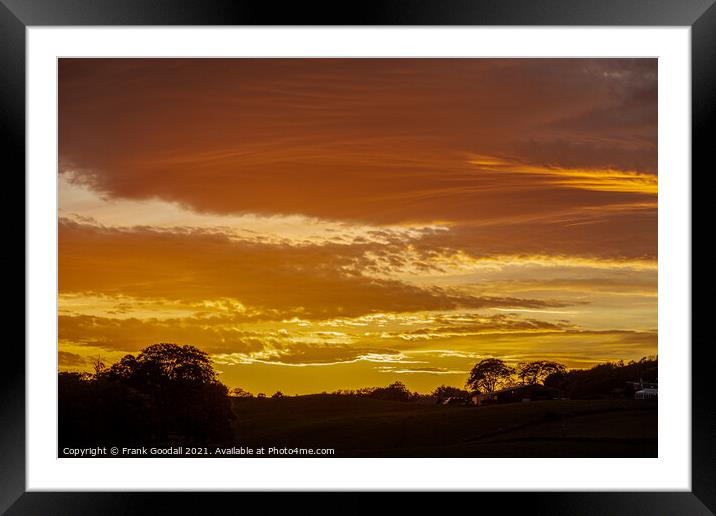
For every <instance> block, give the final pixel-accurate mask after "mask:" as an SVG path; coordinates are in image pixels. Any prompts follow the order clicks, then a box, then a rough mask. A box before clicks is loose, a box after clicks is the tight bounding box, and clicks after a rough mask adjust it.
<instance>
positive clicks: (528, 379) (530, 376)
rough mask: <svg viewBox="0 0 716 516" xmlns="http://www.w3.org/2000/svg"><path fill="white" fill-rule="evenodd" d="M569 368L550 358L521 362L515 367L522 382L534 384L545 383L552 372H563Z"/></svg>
mask: <svg viewBox="0 0 716 516" xmlns="http://www.w3.org/2000/svg"><path fill="white" fill-rule="evenodd" d="M566 370H567V368H566V367H564V366H563V365H562V364H559V363H557V362H551V361H549V360H537V361H534V362H520V363H519V364H517V367H516V368H515V373H516V374H517V378H519V379H520V383H523V384H533V383H543V382H544V380H545V378H547V377H548V376H549V375H551V374H561V373H564V372H565V371H566Z"/></svg>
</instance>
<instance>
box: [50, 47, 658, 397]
mask: <svg viewBox="0 0 716 516" xmlns="http://www.w3.org/2000/svg"><path fill="white" fill-rule="evenodd" d="M59 146H60V153H59V158H60V162H59V367H60V369H61V370H86V369H89V368H90V362H89V361H90V360H91V359H92V358H93V357H94V358H96V357H97V356H98V355H101V357H102V359H103V360H104V361H105V362H107V363H110V362H114V361H116V360H118V359H119V358H121V357H122V356H123V355H125V354H127V353H136V352H137V351H138V350H140V349H142V348H143V347H146V346H148V345H150V344H153V343H158V342H174V343H177V344H192V345H194V346H197V347H199V348H201V349H203V350H205V351H207V352H209V353H210V354H211V355H212V358H213V360H214V362H215V366H216V368H217V369H218V370H219V371H221V376H220V379H221V380H222V381H223V382H224V383H226V384H227V385H229V386H230V387H235V386H241V387H243V388H245V389H247V390H249V391H251V392H254V393H258V392H265V393H267V394H270V393H272V392H274V391H276V390H281V391H283V392H284V393H287V394H294V393H306V392H319V391H323V390H327V391H331V390H335V389H339V388H342V389H349V388H356V387H365V386H376V385H386V384H388V383H391V382H393V381H395V380H400V381H403V382H404V383H405V384H406V385H407V386H408V387H409V388H411V389H412V390H418V391H421V392H426V391H428V390H431V389H432V388H434V387H435V386H437V385H440V384H448V385H455V386H462V385H464V383H465V380H466V378H467V373H468V371H469V369H470V368H471V367H472V365H474V364H475V362H477V361H479V360H480V359H482V358H486V357H490V356H496V357H500V358H504V359H505V360H508V361H510V362H516V361H520V360H530V359H553V360H557V361H560V362H562V363H564V364H566V365H567V366H568V367H589V366H591V365H594V364H596V363H599V362H603V361H606V360H618V359H624V360H629V359H638V358H640V357H642V356H645V355H654V354H656V353H657V188H658V178H657V62H656V60H655V59H634V60H631V59H595V60H592V59H61V60H60V61H59Z"/></svg>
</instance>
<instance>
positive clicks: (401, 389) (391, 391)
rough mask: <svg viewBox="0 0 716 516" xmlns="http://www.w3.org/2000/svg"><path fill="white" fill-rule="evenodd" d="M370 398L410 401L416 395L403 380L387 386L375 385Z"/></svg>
mask: <svg viewBox="0 0 716 516" xmlns="http://www.w3.org/2000/svg"><path fill="white" fill-rule="evenodd" d="M368 396H369V397H370V398H375V399H379V400H390V401H410V400H412V399H413V398H414V397H415V395H414V394H413V393H412V392H410V390H408V388H407V387H406V386H405V384H404V383H403V382H400V381H398V382H393V383H391V384H390V385H388V386H387V387H375V388H373V389H371V390H370V393H369V394H368Z"/></svg>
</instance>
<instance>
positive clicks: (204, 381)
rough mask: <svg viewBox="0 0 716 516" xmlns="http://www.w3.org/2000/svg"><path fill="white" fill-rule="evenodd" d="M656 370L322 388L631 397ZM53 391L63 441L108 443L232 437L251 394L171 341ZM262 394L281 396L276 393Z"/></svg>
mask: <svg viewBox="0 0 716 516" xmlns="http://www.w3.org/2000/svg"><path fill="white" fill-rule="evenodd" d="M657 373H658V361H657V358H656V357H653V358H646V357H644V358H642V359H641V360H639V361H631V362H628V363H624V362H622V361H620V362H607V363H605V364H600V365H597V366H595V367H592V368H590V369H584V370H580V369H572V370H567V368H566V367H565V366H564V365H562V364H559V363H557V362H553V361H547V360H540V361H531V362H520V363H518V364H516V365H515V366H511V365H509V364H507V363H506V362H505V361H503V360H501V359H498V358H486V359H484V360H481V361H480V362H478V363H477V364H475V366H474V367H473V368H472V369H471V371H470V373H469V375H468V379H467V381H466V383H465V388H464V389H462V388H459V387H454V386H447V385H441V386H439V387H437V388H436V389H435V390H433V392H431V393H430V394H428V395H425V394H419V393H417V392H412V391H410V389H408V387H407V386H406V385H405V384H404V383H403V382H400V381H396V382H393V383H391V384H390V385H387V386H385V387H367V388H361V389H355V390H338V391H334V392H332V393H322V394H325V395H335V396H354V397H361V398H368V399H377V400H387V401H404V402H408V401H415V400H418V399H421V398H425V397H437V398H446V397H462V398H467V397H468V396H470V395H472V394H474V393H476V392H478V393H482V394H490V393H493V392H495V391H496V390H499V389H502V388H506V387H511V386H515V385H526V384H541V385H544V386H546V387H551V388H555V389H559V390H560V391H561V392H562V393H563V395H564V396H565V397H568V398H574V399H578V398H596V397H621V396H626V397H633V389H634V388H637V387H636V386H635V385H634V384H630V383H629V382H635V381H636V382H638V381H645V382H656V380H657ZM58 394H59V396H58V414H59V421H58V424H59V441H60V445H61V446H63V447H64V446H78V445H79V446H81V445H84V444H86V443H88V442H91V443H94V445H112V446H114V445H120V446H121V445H123V444H126V445H130V446H131V445H136V444H139V443H141V444H155V443H156V444H161V443H177V442H184V443H187V444H191V443H202V444H204V445H206V444H211V443H220V442H226V441H227V440H230V439H231V437H232V423H233V420H234V419H235V415H234V412H233V410H232V400H234V401H239V400H240V399H245V398H253V397H254V396H253V395H252V394H251V393H249V392H247V391H245V390H243V389H241V388H234V389H231V390H229V389H228V388H227V387H226V386H225V385H224V384H223V383H221V382H220V381H219V380H218V378H217V374H216V371H215V370H214V368H213V366H212V362H211V358H210V357H209V355H208V354H207V353H205V352H204V351H201V350H199V349H197V348H195V347H193V346H179V345H176V344H154V345H152V346H149V347H147V348H145V349H144V350H142V351H141V352H140V353H139V354H137V355H136V356H135V355H131V354H129V355H126V356H124V357H123V358H122V359H121V360H119V361H118V362H117V363H115V364H112V365H111V366H109V367H107V366H106V365H105V364H104V363H103V362H102V361H101V360H100V359H97V361H96V362H95V364H94V371H93V372H92V373H77V372H60V373H59V375H58ZM256 397H257V398H266V397H267V396H266V395H264V394H259V395H258V396H256ZM270 397H271V398H282V397H284V395H283V393H281V391H277V392H275V393H274V394H273V395H271V396H270Z"/></svg>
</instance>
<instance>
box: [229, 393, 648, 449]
mask: <svg viewBox="0 0 716 516" xmlns="http://www.w3.org/2000/svg"><path fill="white" fill-rule="evenodd" d="M233 407H234V411H235V412H236V415H237V419H236V421H235V423H234V432H235V437H236V443H235V446H248V447H253V448H258V447H271V446H275V447H299V448H334V449H335V455H334V456H336V457H656V456H657V404H656V402H652V401H642V400H568V401H557V400H550V401H535V402H529V403H513V404H504V405H491V406H482V407H465V406H442V405H435V404H424V403H419V402H393V401H382V400H375V399H366V398H358V397H348V396H330V395H312V396H297V397H285V398H279V399H255V398H254V399H239V400H236V399H235V400H233Z"/></svg>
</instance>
